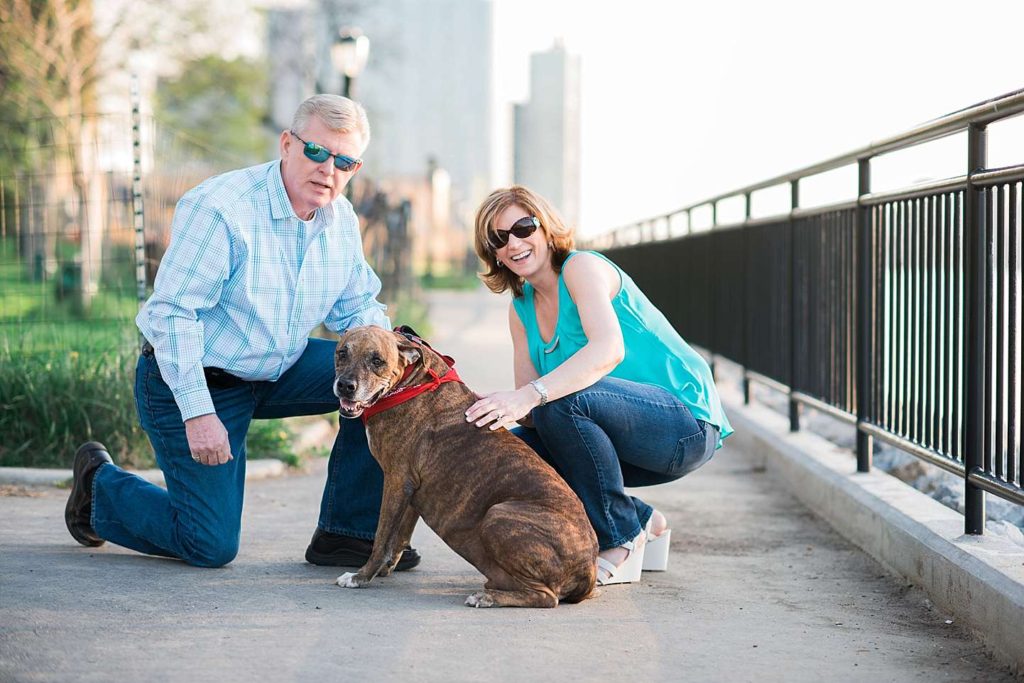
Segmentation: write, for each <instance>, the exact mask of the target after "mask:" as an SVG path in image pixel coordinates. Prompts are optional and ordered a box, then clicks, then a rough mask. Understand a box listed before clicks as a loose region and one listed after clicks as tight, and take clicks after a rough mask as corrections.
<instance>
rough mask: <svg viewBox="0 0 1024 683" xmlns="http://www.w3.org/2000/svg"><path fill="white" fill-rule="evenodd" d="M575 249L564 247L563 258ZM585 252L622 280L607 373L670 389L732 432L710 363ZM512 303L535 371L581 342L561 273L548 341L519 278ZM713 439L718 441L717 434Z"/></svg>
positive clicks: (723, 431) (625, 279)
mask: <svg viewBox="0 0 1024 683" xmlns="http://www.w3.org/2000/svg"><path fill="white" fill-rule="evenodd" d="M579 253H581V252H578V251H573V252H570V253H569V257H568V258H567V259H566V260H565V262H566V264H568V263H569V260H570V259H572V258H573V257H574V256H576V254H579ZM586 253H588V254H594V255H595V256H597V257H598V258H601V259H604V260H605V261H607V262H608V263H609V264H611V266H612V267H613V268H615V270H616V271H618V273H619V277H620V278H621V280H622V286H621V287H620V288H619V292H618V293H617V294H616V295H615V298H614V299H612V308H613V309H614V310H615V315H616V316H617V317H618V319H619V326H620V327H621V328H622V341H623V343H624V345H625V357H624V358H623V359H622V362H621V363H619V364H618V365H617V366H616V367H615V369H614V370H612V371H611V372H609V373H608V376H609V377H618V378H620V379H625V380H630V381H633V382H640V383H642V384H652V385H654V386H658V387H661V388H663V389H665V390H667V391H669V392H671V393H672V394H674V395H675V396H676V397H677V398H678V399H679V400H680V402H682V404H683V405H685V406H686V407H687V408H689V409H690V412H691V413H693V416H694V417H695V418H697V419H698V420H703V421H705V422H709V423H711V424H713V425H715V426H716V427H718V431H719V435H720V437H721V439H724V438H725V437H727V436H729V435H730V434H732V432H733V429H732V426H731V425H730V424H729V420H728V419H727V418H726V416H725V411H723V410H722V402H721V400H720V399H719V398H718V391H717V389H716V388H715V382H714V380H713V379H712V377H711V369H710V368H709V367H708V364H707V362H706V361H705V360H704V358H703V357H702V356H701V355H700V354H699V353H697V352H696V351H694V350H693V349H692V348H691V347H690V345H689V344H687V343H686V342H685V341H683V338H682V337H680V336H679V334H678V333H677V332H676V331H675V329H674V328H673V327H672V325H671V324H670V323H669V321H668V319H667V318H665V316H664V315H663V314H662V313H661V311H659V310H658V309H657V308H655V306H654V304H652V303H651V302H650V300H649V299H648V298H647V297H646V296H645V295H644V293H643V292H641V291H640V288H639V287H637V286H636V284H635V283H634V282H633V279H632V278H631V277H629V276H628V275H626V273H625V272H623V271H622V269H621V268H619V267H618V266H617V265H615V263H613V262H612V261H611V260H609V259H608V258H606V257H605V256H604V255H602V254H599V253H597V252H593V251H588V252H586ZM563 270H564V266H563ZM512 305H513V306H514V307H515V311H516V313H517V314H518V315H519V319H520V320H521V321H522V322H523V326H524V327H525V328H526V341H527V346H528V348H529V351H530V359H531V360H532V361H533V367H534V368H536V369H537V372H538V373H539V374H540V375H546V374H547V373H549V372H551V371H552V370H554V369H555V368H557V367H558V366H559V365H561V364H562V363H564V362H565V361H566V360H568V359H569V357H570V356H572V355H573V354H574V353H576V352H577V351H579V350H580V349H582V348H583V346H584V345H586V343H587V335H586V333H585V332H584V331H583V324H582V323H581V322H580V313H579V310H578V309H577V308H576V303H575V302H574V301H573V300H572V297H571V296H570V295H569V288H568V287H566V286H565V278H564V277H563V274H559V276H558V319H557V321H556V322H555V332H554V334H553V335H552V337H551V340H550V341H549V342H547V343H545V342H544V340H543V339H542V338H541V336H540V329H539V328H538V327H537V315H536V310H535V309H534V306H533V287H532V286H531V285H530V283H529V282H525V283H523V296H521V297H514V298H513V299H512ZM718 445H719V447H721V445H722V443H721V440H719V443H718Z"/></svg>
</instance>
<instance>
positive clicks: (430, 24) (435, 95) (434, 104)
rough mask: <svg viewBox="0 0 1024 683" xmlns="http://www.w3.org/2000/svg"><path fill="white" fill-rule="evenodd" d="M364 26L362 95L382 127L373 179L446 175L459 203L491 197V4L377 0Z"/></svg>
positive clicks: (362, 19)
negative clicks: (432, 172) (433, 170)
mask: <svg viewBox="0 0 1024 683" xmlns="http://www.w3.org/2000/svg"><path fill="white" fill-rule="evenodd" d="M358 21H359V27H360V28H361V29H362V30H363V32H364V33H365V34H366V35H367V36H369V37H370V39H371V41H372V47H371V57H370V62H369V64H368V65H367V67H366V71H365V73H364V75H363V76H361V77H360V79H359V84H358V97H357V99H359V100H360V101H362V102H363V104H364V105H365V106H366V107H367V110H368V111H369V113H370V116H371V121H372V124H373V127H374V135H373V144H372V145H371V147H370V149H369V150H368V152H367V155H366V156H367V161H368V164H369V167H370V168H371V169H373V173H374V175H390V176H416V177H424V176H426V174H427V173H428V160H430V159H433V160H434V161H435V162H436V165H437V167H439V168H442V169H444V170H445V171H447V172H448V175H449V176H450V178H451V184H452V185H451V189H452V198H453V200H454V201H455V202H456V204H457V205H458V204H459V203H461V202H469V203H471V204H473V206H472V207H471V209H470V210H472V209H473V208H475V203H476V201H477V200H479V199H482V198H483V197H484V196H486V194H487V193H488V192H489V191H490V190H491V189H492V187H491V185H492V183H493V179H492V177H491V166H492V164H491V154H492V150H491V139H492V132H493V127H494V125H495V124H494V116H493V107H492V93H491V91H492V87H491V78H492V75H491V71H492V69H491V64H492V57H491V52H492V42H493V41H492V8H491V3H490V0H378V1H377V2H373V3H368V4H367V6H366V8H365V10H363V11H362V12H361V13H360V15H359V17H358Z"/></svg>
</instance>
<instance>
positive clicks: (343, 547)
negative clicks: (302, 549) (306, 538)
mask: <svg viewBox="0 0 1024 683" xmlns="http://www.w3.org/2000/svg"><path fill="white" fill-rule="evenodd" d="M371 550H373V541H367V540H366V539H363V538H354V537H352V536H342V535H341V534H332V533H328V532H326V531H324V530H323V529H319V528H318V529H317V530H316V531H315V532H313V540H311V541H310V542H309V547H308V548H306V562H309V563H310V564H318V565H320V566H323V567H362V566H363V565H364V564H366V561H367V560H369V559H370V551H371ZM421 559H423V558H421V557H420V554H419V553H418V552H416V549H415V548H413V547H412V546H408V545H407V546H405V550H403V551H402V558H401V559H400V560H398V564H397V565H396V566H395V570H396V571H404V570H406V569H412V568H413V567H415V566H416V565H418V564H419V563H420V560H421Z"/></svg>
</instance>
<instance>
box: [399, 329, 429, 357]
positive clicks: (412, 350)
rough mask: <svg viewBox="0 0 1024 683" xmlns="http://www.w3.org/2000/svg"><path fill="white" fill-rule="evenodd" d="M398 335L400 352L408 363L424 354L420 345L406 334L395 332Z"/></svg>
mask: <svg viewBox="0 0 1024 683" xmlns="http://www.w3.org/2000/svg"><path fill="white" fill-rule="evenodd" d="M395 336H396V337H398V353H399V355H400V356H402V358H403V359H404V360H405V364H406V365H412V364H413V363H415V362H416V361H418V360H419V359H420V358H422V356H423V354H422V352H421V351H420V347H419V346H417V345H416V344H414V343H412V342H411V341H410V340H409V339H408V338H407V337H406V336H405V335H402V334H399V333H397V332H396V333H395Z"/></svg>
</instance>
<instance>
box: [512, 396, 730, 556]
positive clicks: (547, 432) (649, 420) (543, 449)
mask: <svg viewBox="0 0 1024 683" xmlns="http://www.w3.org/2000/svg"><path fill="white" fill-rule="evenodd" d="M532 415H533V422H534V426H535V427H536V430H533V429H526V428H523V427H517V428H515V429H514V430H513V432H514V433H515V434H516V435H517V436H519V438H521V439H523V441H525V442H526V443H527V444H529V445H530V446H531V447H532V448H533V449H534V450H535V451H537V453H538V454H540V456H541V457H542V458H544V460H546V461H547V462H548V463H549V464H550V465H551V466H552V467H554V468H555V470H556V471H557V472H558V473H559V474H560V475H562V478H563V479H565V481H566V483H568V484H569V487H570V488H572V490H573V491H575V492H576V495H577V496H579V498H580V500H581V501H582V502H583V507H584V509H586V511H587V516H588V517H589V518H590V523H591V525H593V527H594V531H595V532H596V533H597V541H598V545H599V546H600V548H601V550H607V549H608V548H614V547H616V546H620V545H622V544H623V543H625V542H627V541H630V540H632V539H633V538H635V537H636V536H637V535H638V534H639V533H640V530H641V529H643V528H644V526H646V525H647V520H649V519H650V517H651V513H652V511H653V509H652V508H651V506H650V505H648V504H647V503H645V502H643V501H642V500H640V499H639V498H635V497H632V496H628V495H626V492H625V491H624V490H623V487H625V486H651V485H654V484H663V483H666V482H669V481H674V480H676V479H679V478H680V477H682V476H685V475H687V474H689V473H690V472H693V471H694V470H696V469H697V468H698V467H700V466H701V465H703V464H704V463H706V462H707V461H708V460H710V459H711V456H712V455H714V453H715V448H717V446H718V429H717V428H716V427H715V426H714V425H711V424H708V423H706V422H704V421H702V420H698V419H696V418H694V417H693V415H692V414H691V413H690V409H689V408H687V407H686V406H685V405H683V404H682V403H681V402H680V401H679V399H678V398H676V397H675V396H674V395H673V394H671V393H669V392H668V391H666V390H665V389H662V388H660V387H655V386H651V385H649V384H639V383H637V382H630V381H628V380H623V379H618V378H615V377H605V378H603V379H601V380H599V381H597V382H596V383H594V384H592V385H591V386H589V387H587V388H586V389H582V390H580V391H577V392H576V393H574V394H569V395H568V396H565V397H563V398H560V399H558V400H556V401H552V402H551V403H549V404H548V405H546V406H544V407H543V408H534V409H533V413H532Z"/></svg>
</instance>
